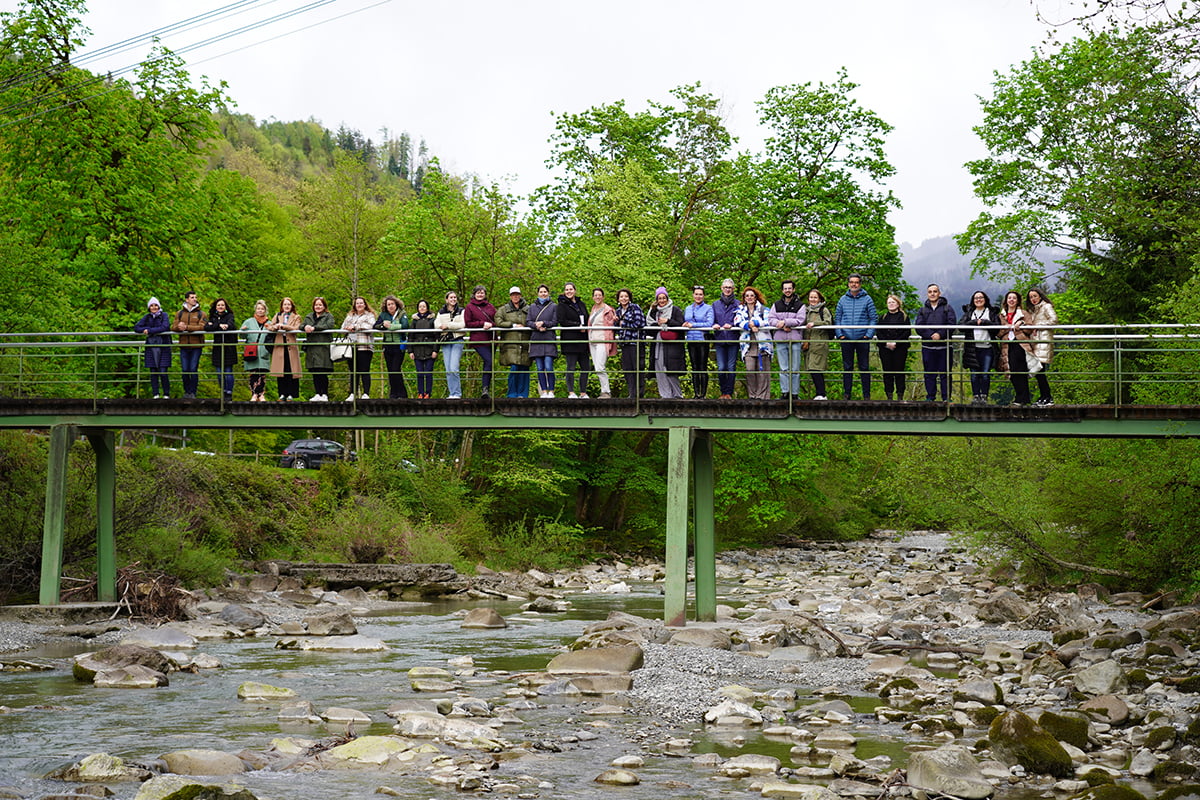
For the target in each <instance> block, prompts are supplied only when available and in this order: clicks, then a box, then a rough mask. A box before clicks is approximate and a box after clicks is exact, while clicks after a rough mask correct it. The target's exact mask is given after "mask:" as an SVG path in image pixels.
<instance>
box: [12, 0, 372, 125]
mask: <svg viewBox="0 0 1200 800" xmlns="http://www.w3.org/2000/svg"><path fill="white" fill-rule="evenodd" d="M384 1H385V2H386V0H384ZM334 2H337V0H313V1H312V2H309V3H308V4H306V5H303V6H299V7H297V8H294V9H289V10H287V11H285V12H282V13H280V14H276V15H274V16H272V17H267V18H265V19H262V20H258V21H257V22H254V23H251V24H249V25H244V26H242V27H240V28H235V29H233V30H230V31H225V32H224V33H221V34H218V35H216V36H211V37H209V38H208V39H204V40H201V41H199V42H194V43H192V44H190V45H186V46H184V47H182V48H180V49H178V50H174V51H168V52H167V53H166V54H164V55H161V56H158V57H156V58H149V59H145V60H143V61H140V62H137V63H135V64H131V65H128V66H125V67H122V68H121V69H118V70H114V71H111V72H109V73H107V74H106V75H104V76H99V75H97V76H94V77H92V78H90V79H88V80H85V81H82V82H81V83H78V84H75V85H73V86H65V87H62V88H60V89H57V90H55V91H50V92H45V93H42V94H40V95H34V96H32V97H28V98H25V99H24V100H20V101H17V102H15V103H12V104H10V105H8V106H6V107H4V108H0V116H7V115H9V114H11V113H13V112H19V111H21V110H22V109H25V108H27V107H30V106H34V105H37V104H39V103H42V102H45V101H47V100H54V99H56V98H61V97H65V96H66V95H67V94H69V93H71V92H74V91H81V90H87V89H88V88H90V87H92V86H95V85H96V84H99V83H103V82H105V81H107V80H109V79H111V78H113V77H116V76H119V75H123V74H125V73H128V72H131V71H133V70H135V69H138V68H139V67H144V66H148V65H151V64H155V63H158V62H160V61H164V60H166V59H167V58H169V57H170V56H171V55H183V54H184V53H189V52H192V51H194V50H199V49H201V48H203V47H208V46H210V45H213V44H218V43H220V42H223V41H225V40H226V39H231V38H233V37H235V36H240V35H242V34H245V33H250V32H253V31H255V30H258V29H259V28H263V27H266V26H268V25H273V24H275V23H277V22H281V21H283V20H286V19H289V18H291V17H294V16H297V15H299V14H304V13H307V12H309V11H314V10H316V9H319V8H321V7H323V6H326V5H330V4H331V3H334ZM375 5H380V3H376V4H375ZM372 7H374V6H366V7H364V8H360V9H357V10H356V11H353V12H348V13H347V14H342V15H339V16H338V17H332V18H330V19H328V20H324V21H322V22H320V23H314V24H313V25H309V26H305V27H304V28H300V29H298V30H306V29H308V28H312V27H316V26H317V25H323V24H325V23H326V22H332V21H333V20H336V19H340V18H341V17H345V16H349V15H350V14H352V13H357V12H358V11H364V10H366V9H367V8H372ZM227 8H228V7H227ZM295 32H296V31H291V32H290V33H295ZM284 35H288V34H281V35H280V36H277V37H273V38H281V37H282V36H284ZM138 38H140V37H138ZM264 41H272V39H267V40H264ZM251 46H253V45H247V47H251ZM240 49H245V48H240ZM231 52H237V51H236V50H235V51H231ZM62 69H65V66H64V67H62ZM110 91H111V90H110ZM105 94H108V92H107V91H105V92H100V93H98V94H95V95H91V96H90V97H86V98H79V99H76V100H72V101H70V102H68V103H63V104H61V105H58V106H54V107H52V108H48V109H44V110H42V111H40V112H37V113H35V114H32V115H30V116H27V117H24V118H22V119H18V120H14V121H13V122H11V123H6V124H4V125H0V129H3V128H6V127H8V126H9V125H10V124H16V123H18V122H24V121H26V120H28V119H32V118H33V117H37V116H40V115H42V114H45V113H49V112H51V111H54V110H57V109H59V108H66V107H69V106H71V105H75V104H77V103H80V102H83V101H84V100H87V99H91V98H92V97H99V96H103V95H105Z"/></svg>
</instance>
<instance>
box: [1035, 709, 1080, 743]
mask: <svg viewBox="0 0 1200 800" xmlns="http://www.w3.org/2000/svg"><path fill="white" fill-rule="evenodd" d="M1038 725H1041V726H1042V728H1043V729H1044V730H1045V731H1046V732H1047V733H1049V734H1050V735H1051V736H1053V737H1054V738H1055V739H1057V740H1058V741H1060V742H1066V743H1067V744H1070V745H1074V746H1075V747H1078V748H1079V749H1080V750H1086V749H1087V745H1088V724H1087V720H1085V719H1081V718H1080V717H1074V716H1070V715H1067V714H1056V713H1054V712H1053V711H1047V712H1045V713H1044V714H1042V715H1041V716H1040V717H1038Z"/></svg>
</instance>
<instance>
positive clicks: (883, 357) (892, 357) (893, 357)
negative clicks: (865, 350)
mask: <svg viewBox="0 0 1200 800" xmlns="http://www.w3.org/2000/svg"><path fill="white" fill-rule="evenodd" d="M907 362H908V345H907V344H898V345H896V348H895V349H894V350H893V349H891V348H889V347H888V346H887V345H886V344H883V343H880V345H879V363H880V364H881V365H882V366H883V392H884V394H886V395H887V396H888V399H889V400H891V399H892V396H893V395H895V397H896V398H897V399H899V400H903V399H904V389H905V385H906V380H907V379H906V377H905V374H904V370H905V367H906V366H907Z"/></svg>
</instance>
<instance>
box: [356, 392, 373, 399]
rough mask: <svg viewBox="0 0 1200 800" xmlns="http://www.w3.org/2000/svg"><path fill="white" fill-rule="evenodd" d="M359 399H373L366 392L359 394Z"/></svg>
mask: <svg viewBox="0 0 1200 800" xmlns="http://www.w3.org/2000/svg"><path fill="white" fill-rule="evenodd" d="M358 399H359V400H370V399H371V395H369V394H367V393H366V392H363V393H362V394H360V395H359V396H358Z"/></svg>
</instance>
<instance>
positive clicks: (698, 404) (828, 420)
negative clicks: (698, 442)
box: [0, 398, 1200, 438]
mask: <svg viewBox="0 0 1200 800" xmlns="http://www.w3.org/2000/svg"><path fill="white" fill-rule="evenodd" d="M60 424H72V425H79V426H83V427H90V428H108V429H115V428H275V429H280V428H361V429H388V428H392V429H405V428H409V429H412V428H525V429H547V428H560V429H561V428H602V429H617V430H667V429H669V428H673V427H684V428H701V429H705V430H712V431H743V432H752V431H759V432H770V433H804V432H827V433H860V434H912V435H947V436H949V435H989V436H1084V437H1087V436H1099V437H1109V436H1123V437H1139V438H1140V437H1147V436H1149V437H1159V436H1200V407H1198V406H1113V405H1058V406H1051V407H1049V408H1039V407H1033V406H1024V407H1011V406H981V405H959V404H944V403H899V402H886V401H866V402H863V401H857V402H854V401H851V402H840V401H838V402H828V401H827V402H817V401H799V402H790V403H789V402H787V401H784V400H736V401H721V400H690V399H689V400H660V399H644V400H627V399H606V400H595V399H592V400H571V399H557V400H532V399H529V400H509V399H470V400H360V401H357V402H354V403H349V402H342V403H248V402H233V403H222V402H221V401H220V400H139V399H111V400H89V399H42V398H38V399H34V398H29V399H21V398H0V427H6V428H50V427H53V426H55V425H60Z"/></svg>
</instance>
